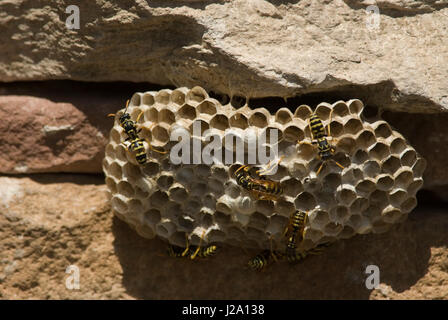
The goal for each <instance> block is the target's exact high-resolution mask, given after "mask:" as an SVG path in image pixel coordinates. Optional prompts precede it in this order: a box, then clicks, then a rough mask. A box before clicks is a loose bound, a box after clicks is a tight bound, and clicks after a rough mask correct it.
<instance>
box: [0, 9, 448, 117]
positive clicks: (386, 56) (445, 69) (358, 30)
mask: <svg viewBox="0 0 448 320" xmlns="http://www.w3.org/2000/svg"><path fill="white" fill-rule="evenodd" d="M39 4H40V6H38V7H37V6H36V5H35V2H34V1H32V0H22V1H2V3H1V4H0V12H1V13H0V31H1V32H0V43H1V44H2V45H1V46H0V48H1V52H2V54H1V57H0V81H8V82H10V81H21V80H46V79H74V80H83V81H118V80H119V81H148V82H151V83H156V84H160V85H168V84H174V85H176V86H178V87H180V86H187V87H193V86H196V85H199V86H202V87H204V88H205V89H207V90H214V91H217V92H222V93H227V94H231V95H233V94H235V95H242V96H252V97H292V96H297V95H302V94H307V93H315V92H340V91H343V90H352V91H354V92H357V96H356V97H354V98H359V99H361V100H363V101H364V102H365V103H374V104H376V105H377V106H381V107H384V108H389V109H394V110H404V111H408V112H440V111H447V110H448V95H447V93H446V88H447V87H448V46H447V45H446V43H448V35H447V32H446V26H447V24H448V8H447V3H446V1H437V2H434V1H429V0H428V1H407V0H406V1H405V0H402V1H398V0H395V1H393V0H390V1H378V7H379V9H380V13H381V15H380V20H379V22H380V23H379V28H378V29H372V28H370V27H368V26H367V24H366V23H367V22H369V21H371V17H370V16H369V15H368V14H367V13H366V11H365V8H366V7H367V6H368V5H370V4H372V2H371V1H354V0H345V1H342V0H336V1H328V0H317V1H316V0H302V1H280V0H272V1H269V2H268V1H263V0H251V1H247V0H238V1H224V0H223V1H130V2H129V1H126V2H125V1H108V0H105V1H100V2H98V1H97V2H94V1H88V2H83V3H82V4H80V6H79V8H80V29H79V30H76V29H73V30H68V29H67V28H66V26H65V20H66V19H67V17H68V16H69V14H67V13H65V10H66V8H67V6H68V5H70V4H72V2H71V1H68V0H59V1H57V2H55V1H50V0H46V1H41V2H40V3H39Z"/></svg>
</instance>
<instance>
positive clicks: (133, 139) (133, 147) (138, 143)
mask: <svg viewBox="0 0 448 320" xmlns="http://www.w3.org/2000/svg"><path fill="white" fill-rule="evenodd" d="M128 106H129V100H128V101H126V108H125V109H124V112H123V114H122V115H121V116H120V117H119V118H118V122H119V123H120V126H121V127H122V128H123V130H124V132H125V133H126V134H127V136H128V137H127V138H126V139H125V141H128V142H129V146H126V145H125V147H126V150H127V151H128V152H135V159H136V160H137V162H138V163H139V164H145V163H146V162H147V160H148V158H147V155H146V150H145V146H144V145H143V141H145V140H146V139H145V140H144V139H141V138H140V137H139V136H138V134H139V133H140V132H141V131H142V129H137V126H136V123H137V122H138V121H139V119H140V117H141V116H142V115H143V111H142V112H141V113H140V114H139V115H138V117H137V120H136V122H134V121H132V120H131V115H130V114H129V113H127V112H126V111H127V109H128ZM107 116H108V117H115V116H116V114H115V113H110V114H108V115H107ZM146 142H147V143H148V146H149V148H150V149H151V150H153V151H155V152H158V153H161V154H166V153H167V152H166V151H159V150H156V149H154V148H153V147H152V145H151V143H150V142H149V141H148V140H146ZM123 144H124V143H123Z"/></svg>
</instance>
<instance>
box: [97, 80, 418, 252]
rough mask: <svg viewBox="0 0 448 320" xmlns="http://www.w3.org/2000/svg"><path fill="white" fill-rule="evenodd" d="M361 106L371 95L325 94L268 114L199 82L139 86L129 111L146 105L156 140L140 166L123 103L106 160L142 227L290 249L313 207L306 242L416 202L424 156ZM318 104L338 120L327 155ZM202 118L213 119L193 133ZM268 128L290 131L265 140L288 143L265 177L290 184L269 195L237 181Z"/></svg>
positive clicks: (371, 226)
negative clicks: (300, 216)
mask: <svg viewBox="0 0 448 320" xmlns="http://www.w3.org/2000/svg"><path fill="white" fill-rule="evenodd" d="M363 108H364V106H363V104H362V102H361V101H359V100H350V101H348V102H344V101H338V102H336V103H334V104H333V105H330V104H328V103H321V104H320V105H318V106H317V107H316V108H315V109H314V111H313V109H311V108H310V107H308V106H305V105H301V106H299V107H298V108H297V109H296V110H295V112H291V111H290V110H289V109H286V108H282V109H280V110H278V111H277V112H276V113H275V114H270V113H269V112H268V111H267V109H265V108H259V109H255V110H251V109H250V108H249V107H248V106H247V105H246V106H243V107H242V108H239V109H235V108H234V107H233V106H232V105H231V104H230V103H228V104H227V105H221V104H220V103H219V102H218V101H217V100H215V99H212V98H210V97H209V96H208V94H207V92H206V91H205V90H204V89H202V88H200V87H195V88H193V89H188V88H178V89H176V90H167V89H165V90H161V91H159V92H154V91H150V92H145V93H135V94H134V95H133V97H132V98H131V102H130V105H129V108H128V110H127V112H128V113H129V114H130V115H131V119H132V120H133V121H136V118H137V116H138V115H139V114H140V113H142V112H143V113H142V116H141V117H140V119H139V122H138V124H137V127H141V128H142V129H143V130H142V131H141V134H140V137H141V138H145V139H146V141H145V142H144V143H143V144H144V147H145V149H146V157H147V162H146V163H145V164H143V165H139V164H138V163H137V161H136V160H135V156H136V154H135V151H127V150H126V147H128V146H129V142H128V141H125V139H126V138H127V135H126V133H125V131H124V130H123V129H122V128H121V127H120V123H119V116H120V115H121V114H122V113H123V112H124V109H122V110H120V111H118V112H117V116H116V117H115V123H114V126H113V128H112V129H111V134H110V140H109V144H108V145H107V146H106V155H105V159H104V161H103V169H104V173H105V175H106V185H107V187H108V190H109V194H110V199H111V204H112V208H113V210H114V212H115V214H116V215H117V216H118V217H119V218H120V219H123V220H124V221H126V222H127V223H128V224H130V225H131V226H132V227H133V228H134V229H135V230H136V231H137V232H138V233H139V234H140V235H141V236H143V237H146V238H152V237H154V236H156V235H157V236H159V237H161V238H163V239H165V240H166V241H168V242H169V243H171V244H173V245H180V246H182V245H185V243H184V236H185V234H186V235H187V236H188V237H189V239H190V240H191V241H192V243H193V244H194V243H196V244H197V243H198V242H199V239H200V238H201V237H203V242H202V243H203V244H204V245H205V244H207V243H211V242H222V243H227V244H230V245H235V244H238V245H240V246H243V247H248V248H251V247H259V248H261V249H269V248H270V243H271V242H272V244H273V246H274V248H276V249H281V248H284V246H285V244H286V239H285V237H284V236H283V231H284V230H285V227H286V226H287V224H288V222H289V217H290V215H291V213H293V212H294V211H296V210H304V211H306V212H308V217H309V219H308V221H307V224H306V226H305V231H306V232H305V238H304V241H303V242H302V243H301V244H300V245H299V249H311V248H312V247H315V246H317V245H318V244H320V243H322V242H325V241H328V239H332V240H338V239H346V238H349V237H352V236H354V235H356V234H366V233H369V232H375V233H378V232H384V231H387V230H388V229H389V227H390V226H391V225H392V224H393V223H398V222H402V221H403V220H404V219H405V218H406V216H407V214H408V213H409V212H410V211H411V210H412V209H413V208H414V207H415V206H416V197H415V195H416V193H417V191H418V190H419V189H420V188H421V186H422V185H423V182H422V181H423V180H422V174H423V171H424V169H425V160H424V159H422V158H421V157H420V155H419V154H418V153H417V152H416V151H415V149H414V148H412V146H410V145H409V143H408V142H407V141H406V140H405V139H404V138H403V136H402V135H401V134H399V133H398V132H396V131H395V130H393V128H392V127H391V126H390V125H389V124H388V123H387V122H385V121H383V120H379V121H374V120H366V119H364V118H363V115H362V114H363V113H362V110H363ZM313 112H315V114H317V115H318V116H319V117H320V118H321V120H322V123H323V125H324V127H325V128H326V130H328V129H330V134H331V137H328V142H329V143H330V144H331V145H333V146H334V149H335V153H334V154H333V157H332V158H331V159H330V160H327V161H325V162H322V161H321V160H319V159H318V158H317V156H318V150H317V146H316V145H315V144H312V142H313V138H314V137H313V136H312V135H311V132H310V126H309V119H310V116H311V115H312V114H313ZM330 117H331V119H330ZM195 122H197V123H198V124H201V125H202V126H204V125H206V127H205V128H202V129H203V130H199V131H197V130H196V132H195V127H196V126H193V125H192V124H193V123H195ZM267 128H271V129H272V128H274V129H277V130H279V132H278V137H279V139H281V141H277V143H276V142H275V141H274V139H272V135H271V137H270V139H268V141H267V142H266V143H265V146H266V148H267V149H272V148H273V147H274V146H276V147H277V148H278V157H277V158H276V159H275V161H274V162H276V161H277V160H278V159H279V158H280V157H281V162H280V166H279V168H280V169H281V170H278V172H277V173H276V174H275V175H272V176H265V178H266V179H269V180H273V181H275V182H277V183H278V184H279V185H280V186H281V188H282V191H283V192H282V194H281V195H280V196H278V197H274V198H270V199H269V198H266V199H260V198H259V197H256V196H255V195H254V194H253V193H251V192H249V191H247V190H245V189H243V188H242V187H240V186H239V185H238V184H237V181H236V180H235V176H234V172H235V171H236V170H237V169H238V168H239V167H240V165H241V163H247V162H248V161H251V160H250V159H251V152H253V150H252V149H250V145H251V142H253V141H254V139H255V140H256V139H257V138H258V137H259V136H261V134H262V133H263V132H264V131H266V129H267ZM206 129H208V130H206ZM207 131H208V134H205V132H207ZM143 133H145V134H143ZM327 133H328V131H327ZM238 134H241V136H242V137H244V138H241V139H236V140H238V141H239V143H240V146H237V147H236V148H235V147H233V148H231V149H229V148H226V145H225V143H226V142H227V141H228V140H231V139H230V138H229V137H231V136H232V135H233V136H236V137H237V136H238ZM193 136H194V139H193V140H192V141H190V142H189V143H188V145H189V146H190V147H191V149H190V154H188V152H185V154H184V151H183V150H182V149H181V148H179V147H178V141H181V140H182V141H183V139H188V138H191V137H193ZM226 137H227V139H225V138H226ZM301 142H303V143H301ZM148 144H151V146H149V145H148ZM212 144H213V145H214V147H213V148H210V145H212ZM207 148H208V149H207ZM212 149H213V152H210V155H212V156H213V157H215V159H218V160H222V163H217V162H211V163H210V161H209V162H207V161H205V160H204V161H201V160H202V159H201V157H200V156H199V157H198V152H202V153H200V154H202V155H203V154H204V152H205V151H207V150H208V151H210V150H212ZM156 150H157V151H160V152H157V151H156ZM198 150H199V151H198ZM217 150H218V151H221V152H217ZM163 151H165V152H167V153H165V154H164V153H161V152H163ZM241 151H243V152H242V154H243V156H241ZM238 153H239V155H238ZM173 154H175V155H177V156H178V158H177V161H174V159H173V158H172V155H173ZM228 155H230V156H229V158H225V159H224V156H228ZM220 157H221V158H220ZM238 157H239V158H238ZM179 158H181V159H182V161H178V160H179ZM185 159H186V160H187V161H188V160H189V161H190V163H189V164H187V163H186V161H184V160H185ZM227 160H229V161H227ZM252 160H253V159H252ZM235 161H236V163H234V162H235ZM336 162H337V163H336ZM250 163H253V162H250ZM416 163H417V164H418V165H415V164H416ZM338 164H339V165H338ZM321 165H322V168H321V171H320V172H319V174H317V171H318V169H319V168H320V167H321ZM256 167H261V168H264V169H267V167H268V165H267V164H264V165H260V164H258V166H256ZM341 167H343V168H341ZM254 174H255V173H254Z"/></svg>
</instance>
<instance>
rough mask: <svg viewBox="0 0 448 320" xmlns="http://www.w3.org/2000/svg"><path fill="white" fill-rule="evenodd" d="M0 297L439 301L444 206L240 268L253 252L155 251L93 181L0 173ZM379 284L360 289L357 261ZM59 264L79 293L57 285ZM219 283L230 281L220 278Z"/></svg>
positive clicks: (156, 243)
mask: <svg viewBox="0 0 448 320" xmlns="http://www.w3.org/2000/svg"><path fill="white" fill-rule="evenodd" d="M10 188H14V189H15V190H16V189H19V190H21V191H20V195H18V196H16V197H12V198H9V200H8V201H7V202H3V203H0V208H1V214H0V230H1V232H0V248H1V250H0V298H1V299H446V298H447V296H448V286H447V283H448V250H447V247H446V244H447V242H448V234H447V232H446V230H447V228H448V215H447V209H446V207H445V208H435V207H426V206H424V205H423V206H420V207H417V208H416V209H415V213H413V214H412V217H410V218H409V219H408V220H407V221H406V222H404V223H403V224H402V225H397V226H395V227H394V228H393V229H392V230H390V231H389V232H387V233H384V234H379V235H364V236H358V237H355V238H352V239H349V240H345V241H340V242H338V243H335V244H334V245H333V246H332V247H330V248H328V249H327V250H326V251H325V252H323V253H322V254H321V255H319V256H313V257H310V258H309V259H307V260H305V261H303V263H301V264H298V265H297V266H294V267H291V266H290V265H288V264H287V263H281V262H279V263H277V264H273V265H271V267H270V268H268V269H267V270H266V271H265V272H263V273H257V272H252V271H251V270H248V269H247V268H246V263H247V260H248V259H249V258H250V257H251V256H252V255H255V254H257V253H258V251H257V250H250V251H248V252H244V251H243V250H241V249H239V248H234V247H223V248H221V250H220V252H219V253H217V254H216V256H214V257H212V258H210V259H207V260H194V261H191V260H187V259H175V258H170V257H167V256H166V255H165V249H166V243H165V242H163V241H161V240H160V239H154V240H147V239H144V238H142V237H140V236H138V235H137V233H136V232H134V231H133V230H131V229H130V228H129V227H128V225H127V224H125V223H124V222H121V221H120V220H119V219H117V218H113V214H112V212H111V211H110V208H109V207H108V206H107V205H105V203H107V202H106V201H107V197H106V193H105V189H106V187H105V185H104V184H102V178H101V177H93V176H80V175H67V174H42V175H33V176H31V177H24V178H16V177H11V178H10V177H7V178H5V177H0V194H1V195H3V194H4V193H5V192H6V193H8V192H9V191H8V189H10ZM369 264H375V265H377V266H378V267H379V269H380V287H379V288H378V289H375V290H368V289H367V288H366V287H365V280H366V277H367V275H366V274H365V269H366V267H367V265H369ZM69 265H76V266H78V267H79V270H80V289H79V290H68V289H67V288H66V287H65V283H66V279H67V277H68V276H69V274H67V273H65V270H66V268H67V267H68V266H69ZM229 279H232V280H231V281H229Z"/></svg>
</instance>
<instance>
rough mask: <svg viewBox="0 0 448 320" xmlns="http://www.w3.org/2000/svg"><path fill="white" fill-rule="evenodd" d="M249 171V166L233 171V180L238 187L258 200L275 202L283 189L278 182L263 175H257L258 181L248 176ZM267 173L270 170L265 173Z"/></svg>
mask: <svg viewBox="0 0 448 320" xmlns="http://www.w3.org/2000/svg"><path fill="white" fill-rule="evenodd" d="M280 160H281V158H280ZM250 169H251V167H250V166H248V165H242V166H240V167H239V168H238V169H237V170H236V171H235V173H234V175H235V179H236V182H237V184H238V185H239V186H241V187H243V188H244V189H246V190H247V191H249V192H250V193H252V194H253V195H254V196H255V197H256V198H257V199H260V200H276V199H277V198H278V197H279V196H280V195H281V194H282V193H283V188H282V186H281V185H280V182H277V181H273V180H268V179H266V178H265V177H264V176H263V175H259V179H258V178H253V177H252V175H251V174H250ZM261 171H262V170H258V171H257V172H256V173H257V174H259V172H261ZM268 171H270V170H267V171H265V172H268Z"/></svg>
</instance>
